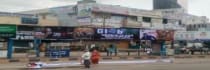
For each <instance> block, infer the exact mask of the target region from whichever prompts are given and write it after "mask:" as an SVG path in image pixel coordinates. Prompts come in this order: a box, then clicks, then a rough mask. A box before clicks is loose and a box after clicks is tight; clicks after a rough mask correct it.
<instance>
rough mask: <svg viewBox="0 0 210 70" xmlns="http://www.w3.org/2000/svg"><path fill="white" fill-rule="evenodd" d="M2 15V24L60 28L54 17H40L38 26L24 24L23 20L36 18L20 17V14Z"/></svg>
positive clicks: (0, 19) (0, 21) (0, 22)
mask: <svg viewBox="0 0 210 70" xmlns="http://www.w3.org/2000/svg"><path fill="white" fill-rule="evenodd" d="M9 14H10V15H8V13H7V14H1V15H0V24H15V25H41V26H58V20H57V19H56V18H54V17H50V16H44V15H39V16H38V17H37V18H38V23H37V24H30V23H27V24H23V23H22V19H23V17H29V18H30V17H36V16H28V15H23V14H22V16H20V15H19V14H14V13H9Z"/></svg>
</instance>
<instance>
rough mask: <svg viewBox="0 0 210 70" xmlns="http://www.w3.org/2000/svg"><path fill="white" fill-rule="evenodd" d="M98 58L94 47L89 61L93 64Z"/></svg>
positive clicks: (98, 54) (97, 61)
mask: <svg viewBox="0 0 210 70" xmlns="http://www.w3.org/2000/svg"><path fill="white" fill-rule="evenodd" d="M99 59H100V53H99V52H98V51H97V50H96V49H94V51H93V52H92V55H91V62H92V63H93V64H98V63H99Z"/></svg>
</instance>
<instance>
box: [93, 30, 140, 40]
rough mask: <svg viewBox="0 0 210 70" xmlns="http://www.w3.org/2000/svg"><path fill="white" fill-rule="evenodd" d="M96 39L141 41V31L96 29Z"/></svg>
mask: <svg viewBox="0 0 210 70" xmlns="http://www.w3.org/2000/svg"><path fill="white" fill-rule="evenodd" d="M95 35H96V36H95V38H96V39H108V40H112V39H113V40H132V39H139V29H131V28H104V29H103V28H99V29H96V34H95Z"/></svg>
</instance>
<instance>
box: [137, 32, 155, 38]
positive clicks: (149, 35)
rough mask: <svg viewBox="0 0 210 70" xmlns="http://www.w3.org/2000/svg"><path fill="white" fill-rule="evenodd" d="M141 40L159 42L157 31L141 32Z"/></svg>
mask: <svg viewBox="0 0 210 70" xmlns="http://www.w3.org/2000/svg"><path fill="white" fill-rule="evenodd" d="M139 37H140V40H157V32H156V30H140V32H139Z"/></svg>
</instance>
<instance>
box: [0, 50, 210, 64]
mask: <svg viewBox="0 0 210 70" xmlns="http://www.w3.org/2000/svg"><path fill="white" fill-rule="evenodd" d="M82 53H83V52H71V55H70V57H66V58H49V57H44V53H41V57H26V54H24V53H21V54H14V55H13V58H12V59H6V58H0V64H6V63H28V62H37V61H42V62H68V61H79V59H80V55H81V54H82ZM100 54H101V60H147V59H161V58H174V59H176V60H179V59H189V60H190V59H208V58H210V55H200V54H196V55H189V54H180V55H173V56H164V57H161V56H149V55H146V54H145V53H141V54H140V56H138V55H137V53H130V56H128V55H127V53H123V52H122V53H118V55H117V56H114V54H113V55H112V56H107V54H106V53H105V52H102V53H100Z"/></svg>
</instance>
